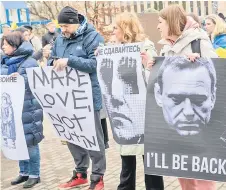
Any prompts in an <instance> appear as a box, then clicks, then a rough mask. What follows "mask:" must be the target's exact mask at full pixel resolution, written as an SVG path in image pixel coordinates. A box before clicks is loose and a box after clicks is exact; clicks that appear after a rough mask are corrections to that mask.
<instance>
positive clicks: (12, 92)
mask: <svg viewBox="0 0 226 190" xmlns="http://www.w3.org/2000/svg"><path fill="white" fill-rule="evenodd" d="M0 86H1V88H0V90H1V100H0V104H1V114H0V120H1V149H2V152H3V154H4V155H5V157H7V158H8V159H11V160H27V159H29V154H28V149H27V144H26V140H25V136H24V128H23V123H22V111H23V105H24V93H25V84H24V78H23V77H22V76H18V77H10V76H8V75H2V76H0Z"/></svg>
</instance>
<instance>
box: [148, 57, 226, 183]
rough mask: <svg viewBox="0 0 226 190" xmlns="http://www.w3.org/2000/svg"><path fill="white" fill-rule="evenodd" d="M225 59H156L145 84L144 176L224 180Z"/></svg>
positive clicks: (225, 158)
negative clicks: (193, 60) (192, 60)
mask: <svg viewBox="0 0 226 190" xmlns="http://www.w3.org/2000/svg"><path fill="white" fill-rule="evenodd" d="M225 73H226V60H225V59H220V58H214V59H207V58H199V59H197V60H196V61H195V62H190V61H189V60H188V59H187V58H186V57H179V56H178V57H157V58H156V64H155V65H154V67H153V69H152V71H151V73H150V78H149V81H148V85H147V101H146V116H145V173H146V174H156V175H166V176H177V177H185V178H194V179H205V180H213V181H224V182H225V180H226V101H225V100H226V99H225V97H226V74H225Z"/></svg>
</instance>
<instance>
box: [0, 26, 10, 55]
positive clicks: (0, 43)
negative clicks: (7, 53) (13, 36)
mask: <svg viewBox="0 0 226 190" xmlns="http://www.w3.org/2000/svg"><path fill="white" fill-rule="evenodd" d="M10 32H11V28H10V26H9V25H7V24H4V25H3V26H2V34H0V47H1V48H0V57H1V56H3V54H4V53H3V51H2V46H3V37H4V36H6V35H7V34H9V33H10Z"/></svg>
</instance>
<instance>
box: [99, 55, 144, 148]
mask: <svg viewBox="0 0 226 190" xmlns="http://www.w3.org/2000/svg"><path fill="white" fill-rule="evenodd" d="M140 66H141V62H138V61H137V59H136V58H134V57H131V56H120V58H119V59H118V60H116V59H113V58H109V57H107V58H103V59H101V62H100V69H99V73H100V74H99V81H100V85H101V90H102V93H103V98H104V103H105V106H106V110H107V112H108V116H109V120H110V123H111V127H112V131H113V136H114V139H115V141H116V142H117V143H119V144H142V143H143V142H144V120H145V118H144V117H145V96H146V89H145V83H144V79H143V76H142V72H141V67H140ZM139 67H140V68H139Z"/></svg>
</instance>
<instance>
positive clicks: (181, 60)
mask: <svg viewBox="0 0 226 190" xmlns="http://www.w3.org/2000/svg"><path fill="white" fill-rule="evenodd" d="M200 67H204V68H206V70H207V71H208V73H209V76H210V79H211V92H212V93H214V92H215V90H216V83H217V76H216V70H215V67H214V64H213V62H212V60H211V59H207V58H199V59H196V60H195V62H194V63H191V62H190V61H189V60H188V59H187V58H185V57H182V56H173V57H166V58H165V59H164V61H163V63H162V65H161V67H160V69H159V72H158V77H157V83H158V84H159V86H160V92H161V93H162V91H163V90H162V89H163V74H164V71H165V70H166V69H167V68H171V69H172V70H174V71H181V70H186V69H188V70H195V69H197V68H200Z"/></svg>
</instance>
